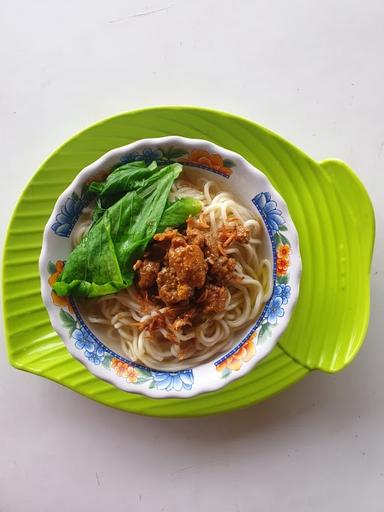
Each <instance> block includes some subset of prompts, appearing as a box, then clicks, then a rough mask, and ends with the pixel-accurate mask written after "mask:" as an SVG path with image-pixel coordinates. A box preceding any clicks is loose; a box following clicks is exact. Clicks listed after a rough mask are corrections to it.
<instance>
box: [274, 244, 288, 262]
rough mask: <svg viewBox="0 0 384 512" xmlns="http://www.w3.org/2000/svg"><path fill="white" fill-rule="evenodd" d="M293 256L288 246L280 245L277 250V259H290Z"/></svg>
mask: <svg viewBox="0 0 384 512" xmlns="http://www.w3.org/2000/svg"><path fill="white" fill-rule="evenodd" d="M290 254H291V248H290V247H289V245H288V244H280V245H279V246H278V248H277V257H278V258H282V259H288V258H289V255H290Z"/></svg>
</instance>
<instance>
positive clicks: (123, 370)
mask: <svg viewBox="0 0 384 512" xmlns="http://www.w3.org/2000/svg"><path fill="white" fill-rule="evenodd" d="M111 367H112V368H113V370H114V371H115V373H116V375H117V376H118V377H126V376H127V374H128V368H129V364H128V363H124V361H120V359H117V357H113V358H112V361H111Z"/></svg>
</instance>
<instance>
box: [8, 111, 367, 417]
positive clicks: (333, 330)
mask: <svg viewBox="0 0 384 512" xmlns="http://www.w3.org/2000/svg"><path fill="white" fill-rule="evenodd" d="M165 135H181V136H184V137H191V138H202V139H207V140H210V141H212V142H214V143H216V144H218V145H221V146H224V147H226V148H228V149H231V150H233V151H236V152H238V153H240V154H241V155H243V156H244V157H245V158H246V159H247V160H249V161H250V162H251V163H252V164H254V165H255V166H256V167H258V168H259V169H260V170H262V171H263V172H264V173H265V174H266V175H267V177H268V178H269V179H270V181H271V182H272V184H273V185H274V186H275V187H276V189H277V190H278V191H279V192H280V193H281V195H282V196H283V197H284V199H285V201H286V202H287V204H288V207H289V210H290V213H291V216H292V219H293V221H294V223H295V226H296V228H297V230H298V232H299V238H300V249H301V257H302V264H303V273H302V278H301V286H300V297H299V300H298V303H297V306H296V308H295V311H294V313H293V316H292V318H291V321H290V324H289V327H288V329H287V330H286V331H285V333H284V335H283V336H282V337H281V338H280V340H279V344H278V346H276V348H275V349H274V350H273V352H272V353H271V354H270V355H269V356H268V357H267V358H266V359H265V360H263V361H262V362H261V363H260V364H259V365H258V366H257V367H256V368H255V369H254V370H253V371H251V372H250V373H249V374H247V375H246V376H244V377H243V378H241V379H239V380H237V381H235V382H233V383H231V384H229V385H228V386H226V387H225V388H223V389H221V390H219V391H216V392H214V393H207V394H204V395H201V396H198V397H195V398H191V399H162V400H155V399H150V398H146V397H144V396H141V395H135V394H130V393H125V392H123V391H120V390H118V389H116V388H114V387H113V386H111V385H110V384H108V383H106V382H104V381H101V380H98V379H97V378H96V377H94V376H93V375H92V374H91V373H89V372H88V371H87V370H86V369H85V368H84V366H82V365H81V364H80V363H79V362H78V361H76V360H75V359H73V358H72V357H71V356H70V354H69V353H68V352H67V350H66V348H65V347H64V344H63V342H62V341H61V339H60V338H59V337H58V336H57V334H56V333H55V332H54V331H53V329H52V327H51V324H50V322H49V319H48V314H47V312H46V310H45V308H44V306H43V303H42V300H41V297H40V279H39V272H38V259H39V255H40V249H41V241H42V233H43V229H44V226H45V224H46V222H47V219H48V217H49V215H50V213H51V210H52V208H53V206H54V203H55V201H56V199H57V197H58V196H59V195H60V194H61V193H62V191H63V190H64V189H65V188H66V187H67V186H68V184H69V183H70V182H71V180H72V179H73V178H74V177H75V176H76V174H77V173H78V172H79V171H80V170H81V169H82V168H83V167H85V166H86V165H87V164H89V163H91V162H93V161H94V160H96V159H97V158H99V157H100V156H101V155H102V154H103V153H105V152H106V151H108V150H110V149H112V148H115V147H118V146H122V145H124V144H128V143H130V142H133V141H135V140H137V139H142V138H149V137H160V136H165ZM373 242H374V214H373V209H372V205H371V202H370V199H369V197H368V195H367V192H366V191H365V189H364V187H363V186H362V184H361V183H360V181H359V180H358V178H357V177H356V176H355V175H354V173H353V172H352V171H351V170H350V169H349V168H348V167H347V165H346V164H344V163H343V162H341V161H338V160H326V161H324V162H321V163H318V162H315V161H314V160H312V159H311V158H309V157H308V156H307V155H305V154H304V153H303V152H301V151H300V150H299V149H297V148H296V147H294V146H293V145H292V144H290V143H288V142H287V141H285V140H283V139H282V138H281V137H279V136H278V135H276V134H274V133H272V132H270V131H269V130H267V129H265V128H263V127H261V126H259V125H257V124H254V123H252V122H250V121H247V120H246V119H243V118H240V117H237V116H235V115H231V114H226V113H223V112H217V111H214V110H208V109H202V108H195V107H155V108H149V109H145V110H138V111H134V112H128V113H125V114H121V115H118V116H116V117H112V118H110V119H106V120H105V121H102V122H100V123H98V124H96V125H93V126H91V127H90V128H88V129H86V130H84V131H83V132H81V133H79V134H78V135H75V136H74V137H73V138H72V139H70V140H69V141H68V142H66V143H65V144H64V145H63V146H61V147H60V148H59V149H58V150H57V151H55V152H54V153H53V154H52V155H51V156H50V157H49V158H48V160H46V161H45V162H44V163H43V165H42V166H41V167H40V169H39V170H38V172H37V173H36V174H35V176H34V177H33V178H32V180H31V181H30V183H29V184H28V186H27V188H26V189H25V191H24V193H23V194H22V196H21V198H20V200H19V203H18V205H17V207H16V209H15V212H14V214H13V217H12V220H11V223H10V226H9V230H8V235H7V240H6V244H5V251H4V260H3V288H4V289H3V307H4V319H5V325H6V337H7V344H8V355H9V360H10V362H11V364H12V365H13V366H15V367H16V368H19V369H22V370H26V371H29V372H32V373H36V374H38V375H41V376H43V377H47V378H49V379H52V380H54V381H56V382H59V383H60V384H63V385H65V386H67V387H69V388H71V389H73V390H75V391H77V392H79V393H81V394H83V395H86V396H88V397H89V398H92V399H94V400H97V401H99V402H102V403H104V404H107V405H110V406H112V407H117V408H119V409H123V410H126V411H130V412H134V413H138V414H148V415H153V416H197V415H205V414H213V413H219V412H225V411H229V410H233V409H236V408H239V407H243V406H246V405H249V404H252V403H256V402H259V401H261V400H264V399H266V398H268V397H270V396H272V395H274V394H276V393H278V392H279V391H281V390H283V389H284V388H286V387H288V386H289V385H291V384H293V383H294V382H296V381H298V380H299V379H301V378H302V377H304V376H305V375H306V374H307V373H308V372H309V371H310V370H313V369H319V370H323V371H326V372H335V371H339V370H341V369H342V368H344V367H345V366H346V365H347V364H348V363H349V362H350V361H351V360H352V359H353V357H354V356H355V355H356V353H357V352H358V350H359V348H360V347H361V344H362V343H363V340H364V336H365V333H366V329H367V325H368V319H369V273H370V263H371V255H372V248H373Z"/></svg>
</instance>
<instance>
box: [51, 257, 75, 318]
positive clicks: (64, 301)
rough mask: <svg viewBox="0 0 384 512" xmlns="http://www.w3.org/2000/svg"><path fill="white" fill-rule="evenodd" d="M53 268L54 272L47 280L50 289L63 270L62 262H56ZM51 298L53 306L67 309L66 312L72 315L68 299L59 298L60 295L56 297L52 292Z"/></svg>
mask: <svg viewBox="0 0 384 512" xmlns="http://www.w3.org/2000/svg"><path fill="white" fill-rule="evenodd" d="M55 268H56V271H55V272H53V273H52V274H51V275H50V276H49V278H48V284H49V286H51V287H52V286H53V285H54V284H55V283H56V281H57V280H58V278H59V276H60V274H61V273H62V271H63V270H64V261H61V260H57V261H56V263H55ZM51 298H52V302H53V303H54V304H55V306H59V307H60V308H67V309H68V311H70V312H71V313H73V308H72V305H71V302H70V300H69V297H60V295H57V294H56V292H54V291H53V290H52V291H51Z"/></svg>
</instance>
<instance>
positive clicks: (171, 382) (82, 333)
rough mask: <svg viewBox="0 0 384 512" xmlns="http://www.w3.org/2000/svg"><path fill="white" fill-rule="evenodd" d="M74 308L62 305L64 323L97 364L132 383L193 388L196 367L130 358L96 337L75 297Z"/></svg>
mask: <svg viewBox="0 0 384 512" xmlns="http://www.w3.org/2000/svg"><path fill="white" fill-rule="evenodd" d="M54 267H55V265H54V264H53V263H52V262H50V264H49V268H50V269H53V268H54ZM71 311H74V314H71V313H69V312H68V311H66V310H65V309H64V308H61V309H60V319H61V322H62V325H63V326H64V327H65V328H66V329H67V330H68V331H69V334H70V336H71V339H72V341H73V344H74V346H75V348H76V349H77V350H81V351H82V352H83V353H84V355H85V357H86V358H87V359H88V361H89V362H90V363H92V364H94V365H96V366H98V365H100V364H102V365H103V366H104V368H106V369H107V370H109V371H111V372H114V373H115V374H116V376H117V377H120V378H123V379H125V380H127V382H129V383H131V384H138V385H144V384H145V385H147V386H148V387H149V388H150V389H158V390H164V391H177V392H178V391H181V390H187V391H189V390H191V389H192V386H193V383H194V375H193V370H181V371H178V372H166V371H156V370H151V369H150V368H146V367H144V366H141V365H138V364H136V363H134V362H132V361H129V360H128V359H125V358H123V357H121V356H120V355H118V354H116V353H115V352H113V351H112V350H110V349H109V348H108V347H106V346H105V345H104V344H103V343H102V342H101V341H100V340H98V339H97V338H96V336H95V335H94V334H93V333H92V332H91V331H90V330H89V328H88V327H87V325H86V324H85V323H84V321H83V319H82V318H81V316H80V312H79V310H78V308H77V306H76V304H75V303H74V302H73V301H72V303H71Z"/></svg>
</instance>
